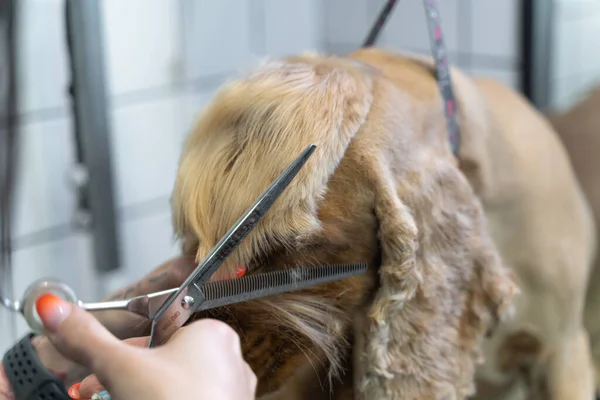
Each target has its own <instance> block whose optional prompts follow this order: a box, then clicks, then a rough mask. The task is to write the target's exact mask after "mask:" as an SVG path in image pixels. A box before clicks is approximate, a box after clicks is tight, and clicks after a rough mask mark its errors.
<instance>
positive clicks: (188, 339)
mask: <svg viewBox="0 0 600 400" xmlns="http://www.w3.org/2000/svg"><path fill="white" fill-rule="evenodd" d="M36 306H37V311H38V313H39V315H40V317H41V319H42V321H43V323H44V326H45V328H46V333H47V337H48V339H49V340H50V341H51V342H52V344H53V345H54V346H55V347H56V348H57V349H58V350H59V351H60V352H61V353H62V354H64V355H65V356H66V357H68V358H69V359H72V360H73V361H75V362H77V363H78V364H80V365H83V366H85V367H87V368H89V369H90V370H91V371H93V372H94V373H95V376H93V377H90V378H88V379H86V380H85V381H84V382H83V384H82V385H81V386H80V387H79V388H78V389H76V390H71V391H70V393H69V394H71V395H77V394H79V396H80V397H79V398H81V399H86V398H91V397H92V395H93V394H94V392H96V391H99V390H100V387H99V385H98V382H102V384H103V386H104V387H105V388H106V389H108V391H109V392H110V393H111V395H112V398H113V399H116V400H118V399H130V400H136V399H140V400H141V399H144V400H153V399H156V400H158V399H161V400H162V399H192V398H194V399H223V400H227V399H232V400H233V399H236V400H237V399H239V400H244V399H254V393H255V390H256V376H255V375H254V373H253V372H252V370H251V369H250V367H249V366H248V364H247V363H246V362H245V361H244V359H243V358H242V354H241V347H240V340H239V337H238V335H237V334H236V333H235V332H234V331H233V330H232V329H231V328H230V327H229V326H228V325H226V324H224V323H222V322H219V321H215V320H210V319H204V320H200V321H196V322H193V323H192V324H190V325H189V326H187V327H184V328H181V329H179V330H177V332H175V334H174V335H173V336H172V337H171V339H170V340H169V342H168V343H166V344H165V345H163V346H161V347H158V348H152V349H148V348H146V347H145V346H147V344H148V341H149V338H148V337H146V338H136V339H127V340H125V341H121V340H119V339H118V338H116V337H115V336H114V335H112V334H111V333H110V332H109V331H108V330H107V329H106V328H105V327H104V326H103V325H102V324H101V323H100V322H99V321H98V320H97V319H96V318H94V317H93V316H92V315H91V314H89V313H88V312H86V311H84V310H83V309H81V308H79V307H77V306H74V305H73V304H71V303H67V302H65V301H63V300H61V299H60V298H58V297H56V296H53V295H44V296H42V297H40V298H39V299H38V301H37V303H36ZM75 392H79V393H75ZM74 397H77V396H74Z"/></svg>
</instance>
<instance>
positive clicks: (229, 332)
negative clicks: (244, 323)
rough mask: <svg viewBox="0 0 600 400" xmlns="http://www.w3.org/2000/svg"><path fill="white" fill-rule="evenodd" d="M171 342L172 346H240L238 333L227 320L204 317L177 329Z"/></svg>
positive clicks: (234, 347) (229, 348)
mask: <svg viewBox="0 0 600 400" xmlns="http://www.w3.org/2000/svg"><path fill="white" fill-rule="evenodd" d="M169 343H172V344H171V346H189V345H190V344H192V345H194V346H210V347H211V348H223V347H225V348H227V349H228V350H231V349H233V350H234V351H236V348H237V349H239V348H240V338H239V336H238V334H237V333H236V332H235V331H234V330H233V328H231V327H230V326H229V325H227V324H226V323H225V322H222V321H219V320H216V319H211V318H204V319H199V320H196V321H194V322H192V323H191V324H189V325H187V326H185V327H183V328H181V329H179V330H177V331H175V333H174V334H173V336H172V337H171V339H170V340H169Z"/></svg>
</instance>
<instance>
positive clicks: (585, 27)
mask: <svg viewBox="0 0 600 400" xmlns="http://www.w3.org/2000/svg"><path fill="white" fill-rule="evenodd" d="M554 8H555V12H554V25H555V26H556V30H555V31H554V36H553V41H552V46H553V47H552V65H553V66H554V68H553V70H552V72H551V73H552V78H553V81H554V82H556V83H555V85H554V87H553V90H552V94H551V95H552V100H551V103H552V104H551V105H552V108H554V109H555V110H561V109H567V108H569V107H571V106H572V105H573V104H574V103H575V102H577V101H578V100H579V99H580V98H581V96H583V95H584V94H585V93H586V92H587V91H589V90H590V89H591V87H592V86H596V85H599V84H600V52H598V51H597V49H598V37H600V2H599V1H594V0H554Z"/></svg>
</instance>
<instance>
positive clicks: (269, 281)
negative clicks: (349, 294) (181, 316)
mask: <svg viewBox="0 0 600 400" xmlns="http://www.w3.org/2000/svg"><path fill="white" fill-rule="evenodd" d="M366 271H367V264H366V263H354V264H336V265H325V266H317V267H306V268H293V269H286V270H281V271H274V272H267V273H264V274H256V275H249V276H245V277H242V278H238V279H231V280H224V281H216V282H209V283H206V284H205V285H204V287H203V288H202V292H203V293H204V297H205V300H204V303H202V304H201V305H200V306H199V307H198V308H196V309H195V310H194V311H196V312H198V311H203V310H209V309H211V308H216V307H222V306H226V305H229V304H235V303H241V302H244V301H249V300H254V299H258V298H262V297H267V296H273V295H275V294H281V293H285V292H291V291H295V290H300V289H304V288H307V287H310V286H314V285H318V284H321V283H327V282H332V281H337V280H341V279H345V278H348V277H351V276H355V275H360V274H363V273H365V272H366Z"/></svg>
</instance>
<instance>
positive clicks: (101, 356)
mask: <svg viewBox="0 0 600 400" xmlns="http://www.w3.org/2000/svg"><path fill="white" fill-rule="evenodd" d="M35 306H36V310H37V312H38V314H39V316H40V318H41V320H42V323H43V324H44V328H45V333H46V335H47V336H48V339H49V340H50V342H52V344H53V345H54V346H55V347H56V348H57V349H58V351H59V352H60V353H62V354H63V355H64V356H65V357H67V358H69V359H70V360H72V361H75V362H76V363H79V364H81V365H83V366H85V367H87V368H90V369H92V370H93V371H94V372H96V373H102V372H104V371H101V369H102V368H107V367H108V366H109V365H111V364H114V363H116V364H120V363H121V362H122V361H125V359H126V357H127V353H128V352H129V351H130V349H129V348H128V346H127V345H125V344H123V343H122V342H121V341H119V340H118V339H117V338H116V337H114V336H113V335H112V334H111V333H110V332H109V331H108V330H107V329H106V328H105V327H104V326H103V325H102V324H101V323H100V322H99V321H98V320H97V319H96V318H94V317H93V316H92V315H91V314H90V313H88V312H87V311H85V310H83V309H81V308H80V307H78V306H76V305H75V304H72V303H69V302H67V301H65V300H63V299H61V298H60V297H57V296H55V295H52V294H44V295H42V296H40V297H39V298H38V299H37V301H36V303H35ZM125 364H126V363H123V366H124V365H125ZM98 369H100V370H98Z"/></svg>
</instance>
